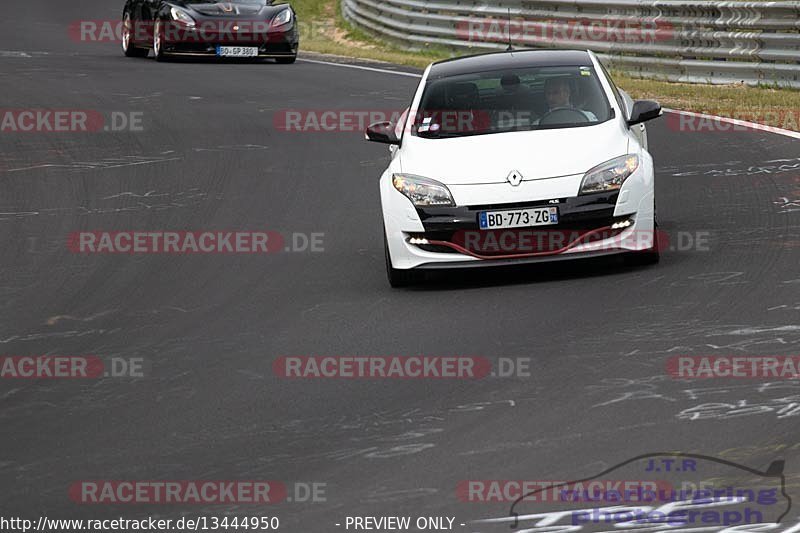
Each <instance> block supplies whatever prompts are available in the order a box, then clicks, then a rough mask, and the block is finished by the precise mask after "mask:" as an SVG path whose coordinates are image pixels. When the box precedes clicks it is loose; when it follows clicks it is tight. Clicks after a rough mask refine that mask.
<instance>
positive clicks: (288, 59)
mask: <svg viewBox="0 0 800 533" xmlns="http://www.w3.org/2000/svg"><path fill="white" fill-rule="evenodd" d="M295 61H297V56H296V55H293V56H291V57H276V58H275V62H276V63H278V64H279V65H291V64H292V63H294V62H295Z"/></svg>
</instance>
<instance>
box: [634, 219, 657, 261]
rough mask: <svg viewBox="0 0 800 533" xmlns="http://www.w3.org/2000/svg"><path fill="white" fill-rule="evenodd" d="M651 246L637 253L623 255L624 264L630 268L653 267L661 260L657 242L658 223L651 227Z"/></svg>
mask: <svg viewBox="0 0 800 533" xmlns="http://www.w3.org/2000/svg"><path fill="white" fill-rule="evenodd" d="M653 228H654V229H653V246H652V247H651V248H648V249H646V250H641V251H639V252H630V253H628V254H625V263H626V264H628V265H630V266H647V265H655V264H656V263H658V262H659V261H660V260H661V252H660V250H661V248H660V246H659V245H660V243H659V240H658V222H656V223H655V224H654V225H653Z"/></svg>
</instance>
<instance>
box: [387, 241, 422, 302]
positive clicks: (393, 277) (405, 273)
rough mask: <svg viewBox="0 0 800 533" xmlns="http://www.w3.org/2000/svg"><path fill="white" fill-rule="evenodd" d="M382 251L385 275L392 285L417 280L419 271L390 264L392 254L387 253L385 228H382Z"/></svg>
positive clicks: (398, 285)
mask: <svg viewBox="0 0 800 533" xmlns="http://www.w3.org/2000/svg"><path fill="white" fill-rule="evenodd" d="M383 253H384V257H385V258H386V277H387V278H388V279H389V285H391V286H392V287H395V288H397V287H407V286H409V285H412V284H413V283H415V282H417V281H419V279H420V276H419V273H418V272H416V271H415V270H410V269H407V270H401V269H397V268H394V266H393V265H392V256H391V254H390V253H389V242H388V240H387V239H386V229H385V228H384V230H383Z"/></svg>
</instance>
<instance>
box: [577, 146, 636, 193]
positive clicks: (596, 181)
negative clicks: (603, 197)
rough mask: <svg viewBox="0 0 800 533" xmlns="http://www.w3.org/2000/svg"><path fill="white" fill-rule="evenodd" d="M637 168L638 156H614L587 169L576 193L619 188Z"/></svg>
mask: <svg viewBox="0 0 800 533" xmlns="http://www.w3.org/2000/svg"><path fill="white" fill-rule="evenodd" d="M637 168H639V156H637V155H636V154H631V155H623V156H620V157H615V158H614V159H612V160H610V161H606V162H605V163H602V164H600V165H597V166H596V167H594V168H593V169H591V170H589V172H587V173H586V174H585V175H584V176H583V181H582V182H581V188H580V192H579V193H578V194H590V193H594V192H607V191H616V190H619V189H620V188H621V187H622V184H623V183H625V180H626V179H628V176H630V175H631V174H633V173H634V172H636V169H637Z"/></svg>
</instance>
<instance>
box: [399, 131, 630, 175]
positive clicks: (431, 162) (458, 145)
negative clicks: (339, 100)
mask: <svg viewBox="0 0 800 533" xmlns="http://www.w3.org/2000/svg"><path fill="white" fill-rule="evenodd" d="M627 153H628V138H627V136H626V135H624V134H622V132H621V131H620V126H619V124H618V123H617V121H615V120H608V121H606V122H604V123H603V124H598V125H596V126H587V127H579V128H563V129H549V130H538V131H519V132H509V133H493V134H488V135H473V136H467V137H457V138H452V139H426V138H421V137H415V136H411V135H405V136H404V138H403V147H402V149H401V153H400V161H399V163H400V168H401V169H402V172H406V173H409V174H418V175H420V176H425V177H428V178H431V179H435V180H437V181H440V182H442V183H444V184H446V185H476V184H481V183H505V182H506V180H507V178H508V175H509V174H510V173H511V171H514V170H515V171H517V172H519V173H521V174H522V179H523V181H530V180H538V179H545V178H554V177H558V176H570V175H575V174H584V173H585V172H586V171H587V170H589V169H590V168H592V167H594V166H596V165H599V164H600V163H603V162H605V161H608V160H609V159H613V158H614V157H617V156H620V155H624V154H627Z"/></svg>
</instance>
